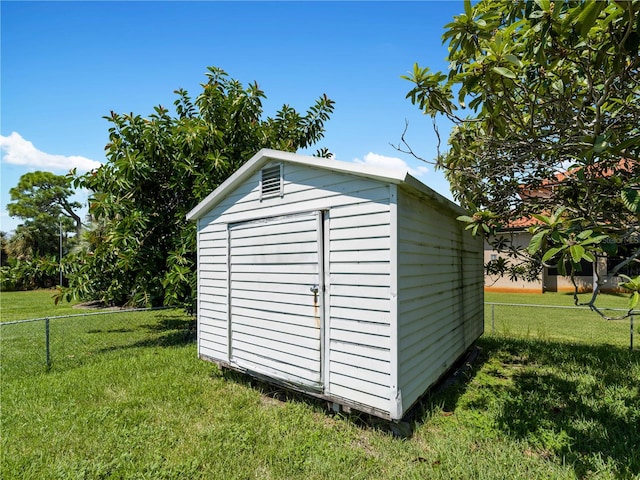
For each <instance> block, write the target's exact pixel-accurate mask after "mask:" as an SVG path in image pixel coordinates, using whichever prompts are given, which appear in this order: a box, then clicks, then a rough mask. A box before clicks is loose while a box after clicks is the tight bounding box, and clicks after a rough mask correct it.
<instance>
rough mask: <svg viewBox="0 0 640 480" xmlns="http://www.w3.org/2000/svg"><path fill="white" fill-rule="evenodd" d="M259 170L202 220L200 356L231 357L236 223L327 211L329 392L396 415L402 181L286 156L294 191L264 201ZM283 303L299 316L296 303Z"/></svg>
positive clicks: (288, 185) (288, 183) (288, 186)
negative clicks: (396, 259)
mask: <svg viewBox="0 0 640 480" xmlns="http://www.w3.org/2000/svg"><path fill="white" fill-rule="evenodd" d="M259 175H260V172H259V171H257V172H256V173H255V174H254V175H252V176H251V177H250V178H249V179H248V180H247V181H245V182H243V183H242V184H241V185H240V186H239V187H238V188H237V189H235V190H234V191H233V192H232V193H231V194H230V195H228V196H227V197H226V198H224V199H223V200H222V201H221V203H220V204H218V205H216V206H215V207H214V208H213V209H212V210H211V211H210V212H208V213H207V214H206V215H205V216H204V217H202V218H201V219H200V220H199V221H198V264H199V272H200V273H199V283H198V289H199V292H198V299H199V302H198V349H199V354H200V355H201V356H203V357H207V358H209V359H212V360H217V361H222V362H229V361H230V358H229V353H228V352H229V332H230V329H229V324H228V317H229V314H230V312H229V310H228V307H227V306H228V304H229V292H228V278H229V277H228V275H229V274H228V258H229V257H228V256H229V251H228V238H227V235H228V233H227V232H228V229H227V225H228V224H233V223H237V222H241V221H246V220H251V219H259V218H267V217H276V216H280V215H288V214H291V213H296V212H305V211H309V212H311V211H318V210H326V211H327V213H326V214H325V217H326V220H325V234H324V238H325V255H327V254H328V259H327V260H326V262H325V265H326V267H327V268H328V271H327V272H325V282H326V288H327V292H326V294H325V295H324V300H325V302H324V305H323V308H324V315H325V319H326V326H325V338H324V346H325V352H324V353H325V357H324V359H323V362H324V363H323V365H324V369H323V370H324V379H325V393H327V394H329V395H331V396H335V397H341V398H344V399H347V400H349V401H350V402H351V403H352V404H353V402H355V403H360V404H362V405H366V406H369V407H371V408H373V409H378V410H380V411H382V412H389V410H390V408H389V382H390V376H391V347H390V338H391V315H390V312H391V307H390V305H391V300H390V298H391V292H390V278H391V255H390V229H389V222H390V208H389V198H390V189H391V188H395V187H390V186H389V185H387V184H385V183H381V182H378V181H373V180H367V179H363V178H362V177H356V176H351V175H345V174H338V173H334V172H331V171H329V170H325V169H316V168H311V167H308V166H299V165H294V164H289V163H286V162H285V163H284V196H283V197H275V198H267V199H264V200H263V201H260V195H259ZM282 308H283V314H287V313H289V312H288V311H287V310H288V307H287V305H286V304H283V307H282ZM291 310H293V308H291ZM231 315H232V320H231V321H232V322H233V312H231Z"/></svg>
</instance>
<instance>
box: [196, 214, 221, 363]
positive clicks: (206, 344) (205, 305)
mask: <svg viewBox="0 0 640 480" xmlns="http://www.w3.org/2000/svg"><path fill="white" fill-rule="evenodd" d="M198 228H199V231H198V351H199V353H200V354H202V355H206V356H207V357H210V358H214V359H217V360H224V361H227V360H228V338H227V316H228V306H227V303H228V302H227V293H228V292H227V226H226V225H224V224H217V223H208V222H205V221H203V220H199V221H198Z"/></svg>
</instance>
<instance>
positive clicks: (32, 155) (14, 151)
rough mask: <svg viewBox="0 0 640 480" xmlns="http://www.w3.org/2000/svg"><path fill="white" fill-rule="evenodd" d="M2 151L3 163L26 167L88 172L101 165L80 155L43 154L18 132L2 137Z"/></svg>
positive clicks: (0, 142) (0, 138)
mask: <svg viewBox="0 0 640 480" xmlns="http://www.w3.org/2000/svg"><path fill="white" fill-rule="evenodd" d="M0 150H2V161H3V162H7V163H10V164H13V165H23V166H25V167H37V168H45V169H50V170H71V169H72V168H77V169H78V170H80V171H83V172H87V171H89V170H93V169H94V168H98V167H99V166H100V165H101V164H100V162H97V161H95V160H91V159H89V158H86V157H81V156H78V155H71V156H68V157H67V156H64V155H53V154H51V153H45V152H41V151H40V150H38V149H37V148H36V147H34V146H33V143H31V142H30V141H28V140H25V139H24V138H22V137H21V136H20V134H19V133H17V132H12V133H11V135H9V136H8V137H5V136H2V135H0Z"/></svg>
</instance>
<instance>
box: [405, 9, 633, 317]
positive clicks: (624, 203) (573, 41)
mask: <svg viewBox="0 0 640 480" xmlns="http://www.w3.org/2000/svg"><path fill="white" fill-rule="evenodd" d="M639 12H640V1H638V0H633V1H628V2H627V1H615V2H599V1H564V0H560V1H551V0H536V1H512V0H509V1H494V0H491V1H488V0H487V1H485V0H481V1H480V2H478V3H476V4H474V5H471V2H469V1H466V2H465V7H464V13H462V14H460V15H458V16H456V17H455V18H454V19H453V22H451V23H449V24H448V25H447V26H446V27H445V28H446V31H445V33H444V35H443V40H444V42H448V45H449V55H448V60H449V62H450V70H449V72H448V73H441V72H436V73H431V72H430V71H429V69H428V68H423V67H420V66H418V65H415V67H414V69H413V72H412V74H411V75H409V76H407V77H405V78H407V79H408V80H410V81H411V82H413V83H414V87H413V88H412V89H411V91H410V92H409V93H408V95H407V97H408V98H409V99H410V100H411V101H412V102H413V103H414V104H416V105H418V106H419V108H420V109H422V110H423V111H424V113H426V114H429V115H431V116H433V117H434V119H435V118H436V116H439V115H443V116H445V117H446V118H448V119H449V120H450V121H452V122H453V124H454V126H453V129H452V132H451V135H450V138H449V149H448V151H446V152H444V153H442V154H440V152H438V158H437V159H436V163H437V165H438V166H439V167H441V168H443V169H444V170H445V172H446V175H447V178H448V180H449V181H450V183H451V188H452V191H453V194H454V196H455V197H456V199H458V200H459V201H460V202H461V203H462V205H463V206H465V207H467V208H468V209H470V210H471V211H472V212H473V213H474V215H473V216H472V217H468V218H465V219H463V220H466V221H468V222H469V224H470V225H469V227H470V228H471V229H472V230H473V231H474V232H476V233H483V234H485V235H486V236H487V237H488V238H494V239H496V240H495V242H494V246H496V248H498V249H502V250H504V251H505V252H510V254H511V255H512V256H513V257H514V258H515V257H519V256H521V255H522V254H528V257H527V258H528V260H533V262H529V264H530V265H533V272H534V273H535V269H536V265H537V268H538V269H539V268H540V265H541V264H546V265H553V266H557V267H558V268H559V270H560V271H561V272H563V271H566V273H568V274H571V275H573V274H574V273H576V272H577V271H578V269H579V268H580V262H581V261H583V260H587V261H593V260H594V259H595V258H596V256H598V255H603V254H605V253H608V254H613V253H614V252H615V250H616V243H630V242H632V241H633V240H634V239H636V240H635V241H638V240H637V238H638V235H639V234H640V232H639V229H638V214H639V213H640V209H639V208H640V195H639V194H638V185H639V184H640V167H639V162H638V161H639V159H640V123H639V122H638V119H639V118H640V70H639V67H640V55H639V49H638V47H639V44H640V15H639ZM434 121H435V120H434ZM522 218H535V219H536V220H535V221H536V222H537V224H538V225H537V226H536V227H535V230H534V231H533V233H534V236H533V240H532V242H531V244H530V245H529V248H528V250H527V251H524V252H523V251H518V250H517V249H515V248H513V247H512V246H511V245H509V242H505V241H504V240H501V239H500V238H499V236H497V237H496V236H495V235H494V234H495V233H496V232H497V231H500V230H501V229H504V228H505V227H507V226H509V225H511V224H512V222H513V221H514V220H516V219H522ZM638 256H640V251H639V250H637V249H636V250H634V251H631V252H630V253H629V254H628V255H627V257H626V258H625V259H624V261H623V262H622V263H621V266H622V265H626V264H628V263H629V262H634V261H637V258H638ZM509 265H511V266H512V267H513V266H517V267H518V268H520V270H517V271H513V270H512V271H511V274H512V275H517V274H518V272H520V273H522V272H524V271H525V270H523V269H522V264H518V263H517V262H511V263H503V264H502V266H503V267H504V268H505V270H504V271H503V272H502V273H505V272H506V269H508V268H509ZM494 267H495V265H494ZM614 270H615V269H614ZM528 271H529V272H531V270H528ZM614 273H615V272H614ZM605 280H606V279H604V278H600V279H598V288H596V291H595V292H594V296H593V297H592V299H591V301H590V302H589V304H590V306H591V307H592V308H595V304H594V302H595V298H596V296H597V293H598V289H599V287H600V286H602V284H603V282H604V281H605ZM638 285H640V282H638V284H635V286H634V284H633V282H630V283H627V286H628V287H629V288H630V290H633V291H635V292H636V293H635V294H634V298H635V299H637V298H638V294H637V291H638ZM633 303H634V302H633V301H632V304H633Z"/></svg>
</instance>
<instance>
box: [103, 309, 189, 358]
mask: <svg viewBox="0 0 640 480" xmlns="http://www.w3.org/2000/svg"><path fill="white" fill-rule="evenodd" d="M138 329H139V330H140V329H142V330H146V331H147V332H148V333H149V335H147V337H146V338H144V339H143V340H138V341H135V342H132V343H128V344H124V345H112V346H107V347H105V348H103V349H101V350H100V352H101V353H104V352H112V351H117V350H126V349H134V348H145V347H180V346H183V345H188V344H190V343H194V342H195V341H196V321H195V319H191V318H185V317H184V316H180V315H163V316H162V318H161V319H160V320H159V321H158V322H157V323H152V324H144V325H140V326H139V327H138ZM131 331H133V330H131Z"/></svg>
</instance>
